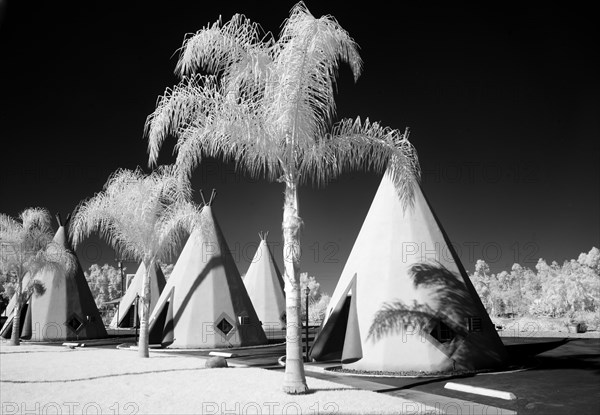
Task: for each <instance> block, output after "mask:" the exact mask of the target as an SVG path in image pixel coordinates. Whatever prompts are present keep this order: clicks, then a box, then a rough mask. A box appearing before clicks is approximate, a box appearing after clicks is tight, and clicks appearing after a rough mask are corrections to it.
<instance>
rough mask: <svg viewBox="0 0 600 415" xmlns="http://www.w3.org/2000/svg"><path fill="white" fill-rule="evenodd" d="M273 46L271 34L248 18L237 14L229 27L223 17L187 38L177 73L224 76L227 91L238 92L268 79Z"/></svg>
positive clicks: (176, 69)
mask: <svg viewBox="0 0 600 415" xmlns="http://www.w3.org/2000/svg"><path fill="white" fill-rule="evenodd" d="M272 43H273V40H272V38H271V36H270V34H264V33H263V31H262V29H261V28H260V26H259V25H258V24H256V23H253V22H252V21H250V20H249V19H248V18H246V17H245V16H244V15H241V14H236V15H234V16H233V17H232V18H231V20H230V21H229V22H227V23H225V24H222V21H221V19H220V18H219V20H217V21H216V22H215V23H213V24H212V25H208V26H206V27H204V28H202V29H201V30H199V31H198V32H196V33H195V34H193V35H190V36H188V37H187V38H186V39H185V41H184V44H183V46H182V48H181V54H180V57H179V61H178V62H177V66H176V68H175V72H176V73H177V74H179V75H180V76H185V75H190V74H192V73H194V72H195V71H197V70H199V69H204V70H206V71H208V72H210V73H215V74H217V73H221V75H222V80H223V84H224V86H225V87H226V89H227V90H234V89H235V88H236V86H239V85H241V84H242V83H246V82H251V83H253V82H259V80H260V79H261V78H263V77H264V74H265V72H266V70H267V67H268V64H269V63H270V61H271V57H270V50H269V47H270V46H271V45H272Z"/></svg>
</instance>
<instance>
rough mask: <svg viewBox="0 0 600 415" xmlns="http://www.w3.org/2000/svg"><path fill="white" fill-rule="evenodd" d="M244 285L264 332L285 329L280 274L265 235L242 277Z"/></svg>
mask: <svg viewBox="0 0 600 415" xmlns="http://www.w3.org/2000/svg"><path fill="white" fill-rule="evenodd" d="M244 285H245V286H246V290H247V291H248V295H249V296H250V299H251V300H252V304H253V305H254V309H255V310H256V314H257V315H258V318H259V320H260V321H261V322H262V325H263V329H264V330H265V331H268V330H269V329H271V330H278V329H280V328H282V327H285V293H284V291H283V288H284V284H283V278H282V277H281V273H280V272H279V269H278V268H277V264H276V263H275V260H274V259H273V256H272V255H271V250H270V249H269V246H268V245H267V235H266V234H261V235H260V244H259V245H258V248H257V250H256V253H255V254H254V258H253V259H252V263H251V264H250V267H248V271H247V272H246V276H245V277H244Z"/></svg>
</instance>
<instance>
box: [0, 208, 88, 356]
mask: <svg viewBox="0 0 600 415" xmlns="http://www.w3.org/2000/svg"><path fill="white" fill-rule="evenodd" d="M51 221H52V219H51V217H50V213H49V212H48V210H46V209H44V208H28V209H25V210H23V211H22V212H21V213H20V214H19V218H18V220H15V219H13V218H12V217H10V216H9V215H6V214H4V213H0V273H3V274H6V275H12V276H14V277H15V278H16V281H17V288H16V292H15V307H14V317H13V322H12V333H11V339H10V342H9V344H10V345H13V346H18V345H19V344H20V334H21V309H22V307H23V304H24V303H25V302H26V301H27V300H28V298H30V296H31V295H32V294H36V295H42V294H43V293H44V286H43V284H41V283H40V281H39V280H36V279H35V276H36V274H37V273H38V272H40V271H42V270H46V269H47V270H51V271H57V272H64V273H65V274H68V273H71V272H73V271H74V270H75V267H76V260H75V256H74V255H73V254H72V253H71V252H69V251H67V250H66V249H65V248H64V247H63V246H62V245H61V244H59V243H56V242H54V241H53V237H54V235H53V233H52V228H51V226H50V223H51Z"/></svg>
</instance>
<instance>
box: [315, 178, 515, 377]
mask: <svg viewBox="0 0 600 415" xmlns="http://www.w3.org/2000/svg"><path fill="white" fill-rule="evenodd" d="M415 188H416V189H415V197H414V201H413V205H412V207H407V208H406V210H404V209H403V206H402V203H401V201H400V197H399V195H398V190H397V188H396V186H395V185H394V183H393V181H392V178H391V175H390V174H389V172H388V173H386V174H385V176H384V177H383V180H382V181H381V184H380V186H379V189H378V190H377V193H376V195H375V198H374V200H373V203H372V205H371V207H370V209H369V212H368V214H367V217H366V219H365V221H364V223H363V226H362V228H361V230H360V233H359V235H358V237H357V238H356V241H355V243H354V247H353V249H352V251H351V253H350V256H349V258H348V260H347V262H346V265H345V267H344V269H343V271H342V275H341V277H340V279H339V282H338V284H337V286H336V289H335V291H334V293H333V295H332V298H331V302H330V303H329V307H328V310H327V313H326V318H325V320H324V322H323V324H322V329H321V332H320V333H319V335H318V337H317V338H316V339H315V343H314V345H313V347H312V349H311V357H312V358H313V359H316V360H325V359H330V358H341V360H342V363H343V367H344V368H347V369H356V370H367V371H421V370H422V371H447V370H452V369H457V370H459V369H465V370H467V369H468V370H473V369H475V370H476V369H487V368H496V367H502V366H503V365H505V364H506V363H507V360H508V356H507V353H506V350H505V348H504V345H503V344H502V341H501V340H500V338H499V336H498V334H497V333H496V330H495V327H494V325H493V324H492V322H491V320H490V318H489V316H488V314H487V312H486V310H485V308H484V307H483V305H482V303H481V300H480V299H479V296H478V295H477V292H476V291H475V289H474V287H473V285H472V284H471V282H470V281H469V278H468V276H467V274H466V272H465V270H464V268H463V266H462V264H461V263H460V260H459V258H458V256H457V255H456V253H455V252H454V250H453V248H452V246H451V245H450V242H449V239H448V237H447V236H446V234H445V233H444V231H443V229H442V227H441V224H440V223H439V221H438V220H437V218H436V217H435V215H434V213H433V212H432V210H431V208H430V206H429V204H428V203H427V200H426V199H425V196H424V195H423V193H422V191H421V189H420V187H419V186H418V185H417V186H415Z"/></svg>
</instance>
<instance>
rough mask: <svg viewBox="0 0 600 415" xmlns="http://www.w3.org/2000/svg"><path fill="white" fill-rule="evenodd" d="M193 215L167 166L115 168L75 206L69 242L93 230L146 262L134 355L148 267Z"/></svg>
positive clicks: (171, 248) (146, 304) (176, 242)
mask: <svg viewBox="0 0 600 415" xmlns="http://www.w3.org/2000/svg"><path fill="white" fill-rule="evenodd" d="M199 214H200V209H199V207H198V206H197V205H196V204H194V203H193V202H192V201H191V189H190V187H189V183H188V182H187V181H179V180H178V178H177V176H176V174H174V169H173V168H172V167H170V166H161V167H160V168H158V169H157V170H156V171H154V172H153V173H151V174H149V175H146V174H144V173H143V172H142V171H141V170H140V169H136V170H125V169H121V170H118V171H116V172H115V173H113V174H112V175H111V177H110V178H109V179H108V181H107V182H106V184H105V185H104V190H103V191H102V192H101V193H98V194H96V195H95V196H94V197H93V198H91V199H89V200H88V201H85V202H83V203H81V204H80V205H79V206H78V208H77V209H76V213H75V215H74V218H73V220H72V224H71V235H72V238H73V244H74V245H75V246H77V245H78V244H80V243H81V242H82V240H83V239H84V238H86V237H87V236H89V235H90V234H92V233H94V232H99V233H100V235H101V236H102V237H103V238H104V239H105V240H106V241H107V242H108V244H109V245H111V246H112V247H113V248H114V249H115V250H116V251H117V252H118V253H119V255H120V256H121V257H126V258H130V259H133V260H136V261H140V262H142V263H143V264H144V266H145V267H146V273H145V274H144V279H143V283H142V295H141V297H140V301H141V304H142V305H141V311H142V313H141V321H140V337H139V345H138V350H139V356H140V357H149V352H148V340H149V332H148V319H149V316H150V311H151V310H150V309H149V308H150V295H151V293H150V287H151V285H150V270H152V269H154V267H155V266H156V265H157V262H158V261H162V260H166V259H168V258H170V257H171V256H172V255H173V254H174V253H175V250H176V249H177V247H179V246H180V245H181V242H182V238H183V236H184V235H185V234H186V233H190V232H191V231H192V230H193V228H194V227H195V226H196V224H197V221H198V220H199Z"/></svg>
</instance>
